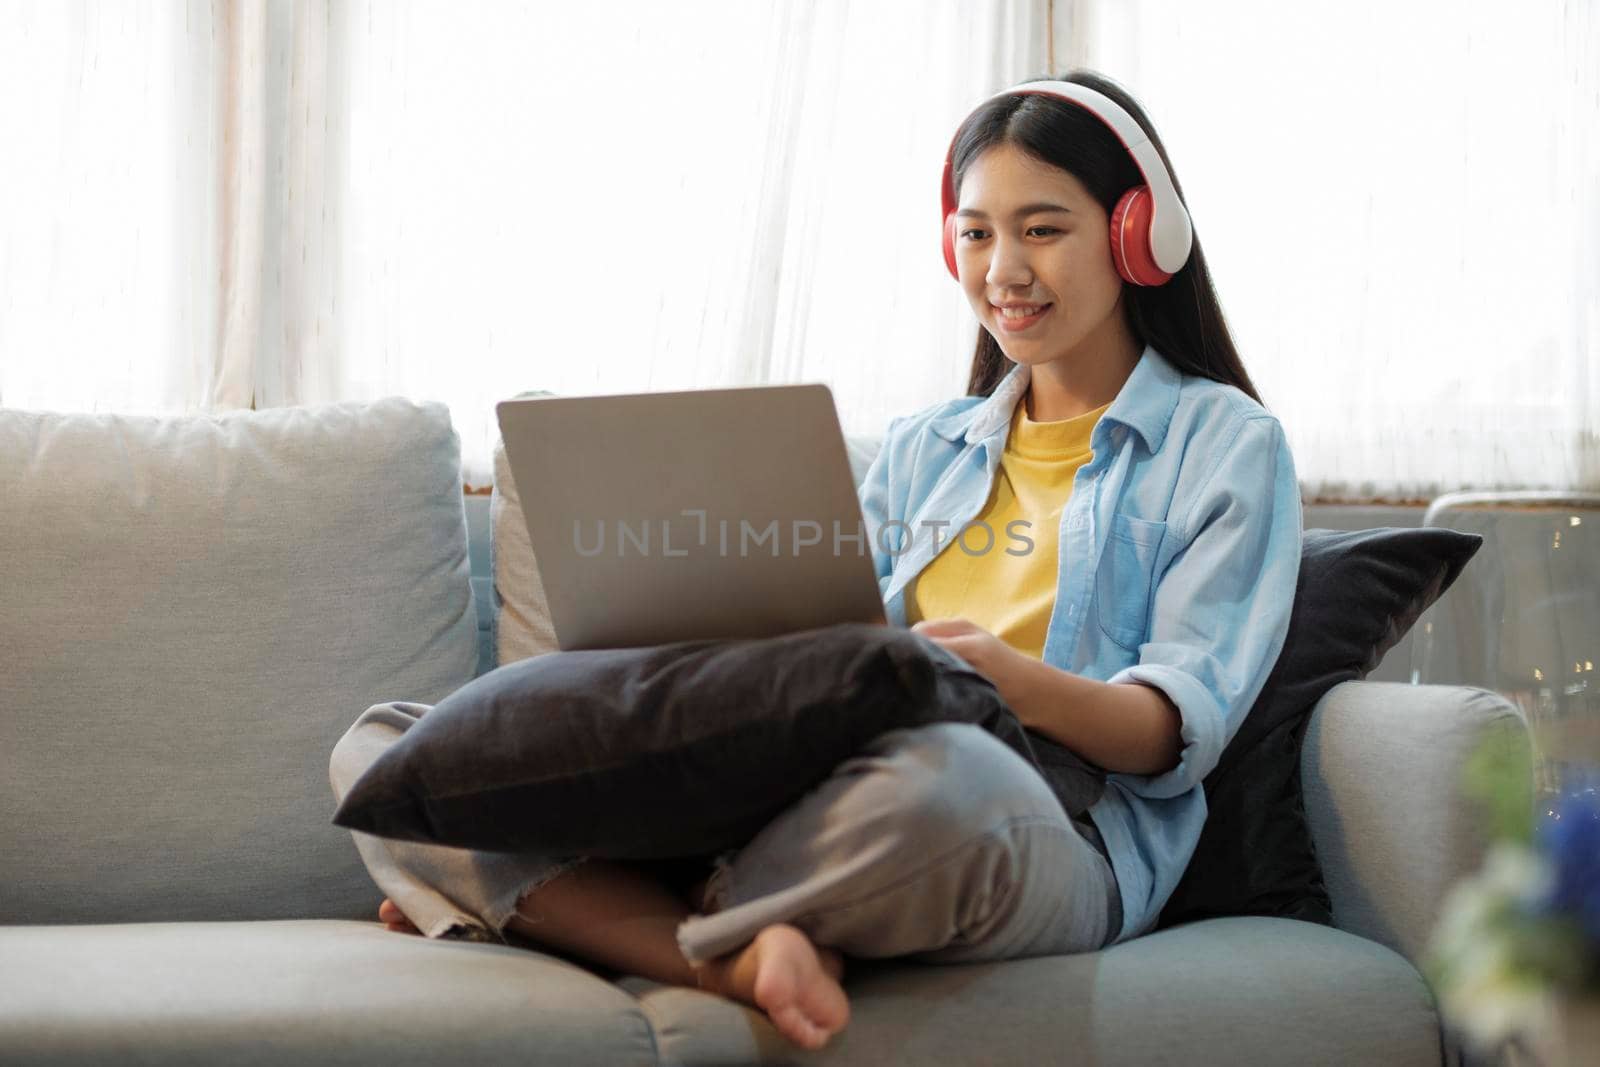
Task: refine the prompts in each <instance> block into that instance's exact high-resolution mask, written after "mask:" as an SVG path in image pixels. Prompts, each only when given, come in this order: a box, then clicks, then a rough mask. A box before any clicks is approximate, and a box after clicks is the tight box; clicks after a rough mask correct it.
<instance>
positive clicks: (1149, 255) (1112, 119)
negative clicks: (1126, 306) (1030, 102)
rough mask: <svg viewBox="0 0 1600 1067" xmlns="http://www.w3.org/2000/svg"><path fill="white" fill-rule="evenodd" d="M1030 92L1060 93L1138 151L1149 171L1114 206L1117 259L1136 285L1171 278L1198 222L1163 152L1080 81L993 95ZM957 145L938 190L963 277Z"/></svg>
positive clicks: (951, 261) (949, 243)
mask: <svg viewBox="0 0 1600 1067" xmlns="http://www.w3.org/2000/svg"><path fill="white" fill-rule="evenodd" d="M1028 94H1038V95H1041V96H1056V97H1060V98H1061V99H1063V100H1066V101H1069V102H1071V103H1074V104H1077V105H1078V106H1079V107H1081V108H1083V109H1084V110H1085V111H1087V112H1088V113H1089V114H1091V115H1093V116H1094V117H1095V118H1097V119H1099V120H1100V121H1101V122H1103V123H1105V124H1106V126H1108V127H1109V128H1110V129H1111V132H1112V133H1114V134H1116V135H1117V138H1118V140H1120V141H1121V142H1122V145H1123V147H1124V148H1126V149H1127V150H1128V154H1129V155H1131V156H1133V162H1134V164H1135V165H1137V166H1138V168H1139V172H1140V173H1141V174H1142V175H1143V176H1144V184H1143V185H1136V186H1134V187H1133V188H1132V189H1129V190H1128V191H1127V192H1125V193H1123V194H1122V199H1120V200H1118V201H1117V206H1116V208H1115V209H1113V210H1112V212H1111V258H1112V261H1113V262H1115V263H1116V265H1117V273H1118V274H1120V275H1122V277H1123V280H1124V281H1127V282H1128V283H1130V284H1132V285H1161V284H1162V283H1164V282H1165V281H1166V280H1167V279H1168V278H1171V277H1172V276H1173V275H1174V274H1176V273H1177V272H1178V271H1179V269H1180V268H1182V267H1183V265H1184V263H1185V262H1187V261H1188V259H1189V249H1190V247H1191V246H1192V245H1193V243H1194V228H1193V226H1192V225H1191V224H1190V222H1189V212H1188V211H1187V210H1186V209H1185V208H1184V206H1183V201H1181V200H1179V199H1178V191H1177V190H1176V189H1174V188H1173V187H1172V178H1171V176H1170V175H1168V174H1167V168H1166V166H1165V165H1164V164H1163V163H1162V162H1161V155H1160V153H1158V152H1157V151H1156V148H1155V145H1153V144H1151V143H1150V138H1149V137H1147V136H1146V135H1145V132H1144V130H1143V129H1141V128H1140V126H1139V124H1138V123H1137V122H1135V121H1134V120H1133V116H1131V115H1129V114H1128V113H1127V112H1126V111H1124V110H1123V109H1122V107H1121V106H1120V105H1119V104H1118V103H1117V102H1116V101H1115V100H1112V99H1111V98H1109V97H1107V96H1106V95H1105V94H1103V93H1098V92H1096V91H1095V90H1093V89H1090V88H1089V87H1088V86H1084V85H1079V84H1078V83H1077V82H1066V81H1037V82H1024V83H1023V84H1022V85H1018V86H1016V87H1014V88H1011V89H1007V90H1005V91H1004V92H1000V93H996V94H995V95H994V96H992V97H990V98H989V99H990V100H997V99H999V98H1000V97H1002V96H1019V95H1028ZM984 103H988V101H987V100H986V101H984ZM979 106H980V107H981V106H982V105H981V104H980V105H979ZM974 110H976V109H974ZM962 124H963V125H965V122H964V121H963V123H962ZM959 132H960V128H959V127H958V128H957V133H958V134H959ZM955 148H956V142H955V138H954V137H952V138H951V139H950V148H949V150H948V151H947V152H945V156H944V178H943V180H942V181H941V183H940V187H939V193H940V200H941V202H942V203H943V207H944V263H945V266H947V267H949V268H950V277H952V278H959V275H958V274H957V273H956V190H955V184H954V180H953V179H954V176H953V175H952V173H951V156H952V155H953V154H954V153H955Z"/></svg>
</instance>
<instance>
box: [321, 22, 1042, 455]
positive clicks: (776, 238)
mask: <svg viewBox="0 0 1600 1067" xmlns="http://www.w3.org/2000/svg"><path fill="white" fill-rule="evenodd" d="M1047 10H1048V4H1047V3H1020V2H1003V0H984V2H973V3H961V4H949V5H946V4H939V5H929V4H926V3H923V2H920V0H876V2H874V3H868V4H861V3H855V4H851V3H840V2H829V3H815V2H813V0H781V2H772V3H761V4H752V3H748V2H745V0H715V2H711V0H700V2H694V3H679V4H660V3H628V4H622V5H620V6H619V5H617V4H607V5H585V4H561V5H546V4H541V5H532V6H530V5H519V4H505V5H500V4H471V5H461V4H448V3H440V2H416V3H402V4H396V3H388V2H379V0H373V2H368V3H360V4H351V5H349V6H348V7H345V8H342V9H341V10H340V12H339V14H338V20H339V21H340V23H341V25H339V26H338V27H337V28H336V30H335V31H334V32H335V33H336V34H337V35H338V36H339V39H340V44H339V51H341V52H342V54H343V56H344V57H345V65H344V69H343V70H342V71H340V77H342V78H343V79H344V82H345V86H346V88H345V89H344V90H343V91H345V92H348V110H349V115H350V153H349V175H348V181H347V184H346V186H345V188H346V190H347V196H346V199H345V202H344V204H343V205H342V206H341V210H340V218H341V224H342V225H341V230H340V238H341V239H340V247H341V250H342V255H343V260H342V263H341V265H340V272H339V275H338V277H339V291H338V299H339V300H340V301H341V304H340V313H339V315H337V316H334V317H333V318H334V319H335V325H336V334H335V337H336V338H337V339H338V340H337V344H336V345H335V346H334V349H333V350H334V351H335V352H336V353H337V358H336V359H334V360H330V361H327V362H325V363H324V364H323V366H324V367H325V368H328V369H329V373H326V374H325V375H324V376H323V377H321V378H319V379H318V380H317V382H316V383H315V389H309V388H308V391H307V394H306V395H308V396H328V397H333V396H352V395H368V394H374V393H381V392H387V391H394V390H400V391H404V392H410V393H417V394H421V395H430V396H437V397H441V398H446V399H448V400H449V401H450V403H451V405H452V408H453V411H454V413H455V419H456V425H457V427H458V429H459V430H460V431H461V433H462V436H463V439H464V443H465V445H466V450H467V455H468V458H469V478H482V477H486V475H487V472H486V470H485V467H484V466H482V465H480V464H486V461H487V453H488V449H489V447H490V445H491V443H492V440H493V435H494V434H495V432H496V430H495V427H494V422H493V405H494V402H495V401H496V400H498V399H501V398H503V397H506V396H509V395H511V394H513V393H515V392H518V391H520V390H525V389H534V388H542V389H550V390H553V391H555V392H561V393H567V392H573V393H575V392H634V391H646V390H667V389H687V388H697V387H708V386H727V385H741V384H753V383H758V382H792V381H823V382H826V383H828V384H829V385H830V386H831V387H832V388H833V390H834V394H835V398H836V401H837V403H838V405H839V408H840V411H841V418H842V419H843V421H844V422H845V424H846V427H847V428H849V429H860V430H869V429H877V428H881V426H882V425H883V424H884V423H885V422H886V421H887V419H888V417H889V415H891V414H895V413H899V412H902V411H906V410H910V409H912V408H914V407H917V406H921V405H923V404H927V403H930V402H932V401H934V400H936V399H938V398H940V397H944V396H948V395H953V394H955V393H958V392H959V391H960V389H961V387H962V385H963V384H964V382H963V378H962V369H963V364H964V362H965V360H966V359H967V358H968V357H969V356H970V352H971V348H972V341H973V337H974V332H973V331H974V326H973V324H972V323H971V321H970V315H969V313H968V312H967V311H966V310H965V304H964V303H963V301H962V299H961V296H960V293H959V291H958V290H957V289H956V287H955V286H954V285H953V284H951V283H950V282H949V280H948V279H947V278H945V277H944V275H943V267H942V265H941V260H940V257H939V253H938V234H939V225H938V223H939V220H938V217H937V216H938V210H937V204H938V196H937V188H938V176H939V164H940V161H941V159H942V153H943V150H944V147H945V145H946V143H947V142H948V138H949V136H950V131H951V129H952V128H953V126H954V125H955V123H956V122H958V121H959V119H960V117H961V115H962V113H963V111H964V109H965V108H966V107H967V106H969V105H970V103H971V101H972V100H973V99H974V98H975V97H977V96H979V95H980V94H982V93H983V92H985V91H987V90H988V89H989V88H990V87H991V86H993V85H997V84H1005V83H1007V82H1010V81H1014V80H1017V79H1020V78H1022V77H1025V76H1027V74H1028V73H1029V72H1031V71H1036V70H1042V69H1044V68H1045V67H1046V64H1047V63H1048V48H1049V42H1048V40H1047V37H1046V33H1045V31H1046V24H1047ZM308 384H309V383H308Z"/></svg>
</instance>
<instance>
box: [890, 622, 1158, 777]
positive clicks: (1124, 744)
mask: <svg viewBox="0 0 1600 1067" xmlns="http://www.w3.org/2000/svg"><path fill="white" fill-rule="evenodd" d="M912 630H913V632H915V633H919V634H922V635H923V636H925V637H927V638H929V639H930V640H932V641H933V642H935V643H936V644H938V645H940V646H941V647H943V648H946V649H948V650H950V651H951V652H954V653H955V654H956V655H958V656H960V657H961V658H962V659H964V660H966V661H967V662H968V663H970V664H971V665H972V666H973V668H974V669H975V670H977V671H978V673H980V674H982V675H983V676H984V677H986V678H988V679H989V680H990V681H992V682H994V684H995V688H997V689H998V690H1000V696H1001V697H1002V698H1003V699H1004V700H1005V702H1006V703H1007V704H1008V705H1010V707H1011V710H1012V711H1014V712H1015V713H1016V715H1017V718H1018V719H1019V720H1021V722H1022V725H1024V726H1026V727H1028V728H1029V729H1032V730H1037V731H1038V732H1039V733H1041V734H1044V735H1045V736H1046V737H1048V738H1050V739H1051V740H1052V741H1057V742H1059V743H1061V744H1063V745H1065V746H1066V747H1067V748H1070V749H1071V750H1072V751H1074V752H1076V753H1077V754H1078V755H1080V756H1082V757H1083V758H1084V759H1086V760H1089V761H1090V762H1092V763H1096V764H1098V765H1100V766H1101V767H1104V768H1105V769H1106V770H1108V771H1116V772H1120V773H1124V774H1161V773H1163V772H1165V771H1169V770H1171V769H1172V768H1174V767H1176V766H1177V765H1178V756H1179V753H1180V752H1181V751H1182V749H1183V740H1182V738H1181V737H1180V736H1179V727H1180V725H1181V721H1182V720H1181V717H1180V716H1179V714H1178V706H1177V705H1176V704H1174V703H1173V702H1172V700H1171V698H1169V697H1168V696H1167V695H1166V694H1165V693H1163V692H1162V691H1161V690H1159V689H1157V688H1155V687H1154V686H1150V685H1145V684H1143V683H1140V682H1134V683H1129V684H1120V683H1119V684H1116V685H1111V684H1109V683H1106V682H1097V681H1095V680H1094V679H1092V678H1084V677H1082V676H1080V675H1076V674H1071V673H1069V672H1067V671H1064V670H1062V669H1061V668H1059V667H1052V666H1051V665H1050V664H1048V663H1044V662H1042V661H1040V660H1036V659H1034V658H1032V657H1031V656H1025V655H1023V654H1022V653H1021V652H1018V651H1017V650H1015V649H1014V648H1012V647H1011V646H1010V645H1007V644H1006V643H1005V642H1004V641H1001V640H1000V639H999V638H998V637H996V636H995V635H994V634H992V633H990V632H989V631H987V630H985V629H983V628H982V627H980V626H977V625H975V624H974V623H971V622H968V621H967V620H966V619H937V620H929V621H925V622H919V623H917V624H916V625H915V626H913V627H912Z"/></svg>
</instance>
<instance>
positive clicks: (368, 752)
mask: <svg viewBox="0 0 1600 1067" xmlns="http://www.w3.org/2000/svg"><path fill="white" fill-rule="evenodd" d="M427 710H428V706H427V705H425V704H414V703H407V702H401V701H396V702H391V703H387V704H375V705H373V706H372V707H370V708H368V709H367V710H366V711H364V712H362V714H361V717H360V718H359V719H357V720H356V723H355V725H353V726H352V727H350V729H349V730H348V731H347V732H346V733H345V735H344V737H343V738H341V739H340V741H339V743H338V744H337V745H335V746H334V750H333V755H332V758H331V760H330V764H329V777H330V780H331V782H332V785H333V792H334V795H335V797H337V798H339V799H340V800H342V799H343V797H344V794H345V792H346V791H348V789H349V788H350V786H351V785H352V784H353V783H354V782H355V780H356V779H357V778H358V777H360V775H361V773H362V772H363V771H365V770H366V768H367V767H368V766H370V765H371V763H372V762H373V760H375V759H376V758H377V757H378V756H379V755H380V754H381V753H382V752H383V750H384V749H385V748H387V747H388V746H389V745H391V744H393V743H394V742H395V741H396V740H398V739H399V738H400V737H401V736H402V735H403V734H404V733H405V732H406V730H407V729H409V728H410V727H411V726H412V725H413V724H414V723H416V722H417V721H418V720H419V719H420V718H421V717H422V715H423V714H424V713H426V712H427ZM352 836H353V837H354V838H355V842H356V847H357V849H358V850H359V851H360V853H361V858H362V860H363V861H364V862H365V863H366V865H367V870H368V871H369V872H371V874H372V878H373V881H375V882H376V883H377V884H378V888H379V889H381V890H382V891H383V892H384V893H385V894H386V895H387V896H388V897H389V898H390V899H391V900H393V901H394V902H395V904H396V906H397V907H399V909H400V910H401V911H402V912H404V913H405V915H406V917H407V918H408V919H410V920H411V922H412V923H413V924H415V925H416V927H417V928H418V929H419V930H421V931H422V933H424V934H426V935H427V936H428V937H435V938H437V937H460V938H466V939H469V940H479V941H500V942H509V940H510V939H509V938H508V937H507V936H506V933H505V930H504V927H505V925H506V922H507V921H508V920H509V919H510V918H511V916H512V915H513V914H515V913H516V911H517V903H518V901H520V900H521V899H522V897H523V896H524V895H526V894H527V893H528V892H530V891H531V890H533V889H536V888H538V887H539V886H540V885H543V884H544V883H545V882H547V881H549V880H550V879H551V878H554V877H555V876H557V875H558V874H561V873H563V872H565V871H566V870H568V869H570V868H571V867H573V866H575V865H576V864H578V863H581V862H583V860H584V857H582V856H539V855H532V854H520V853H503V852H480V851H475V850H470V849H462V848H451V847H447V846H443V845H428V844H419V843H415V842H409V841H395V840H389V839H387V838H379V837H374V836H372V835H370V834H364V833H361V832H359V831H352ZM642 866H645V867H649V866H651V865H650V864H642ZM680 870H681V868H680ZM704 871H705V873H708V874H710V875H711V882H710V885H709V886H708V888H707V901H708V903H709V905H710V907H709V909H708V910H709V914H704V915H691V916H690V917H689V918H687V919H685V920H684V921H683V922H682V923H681V924H680V925H679V926H678V931H677V937H678V946H679V948H680V949H681V950H682V952H683V955H684V956H685V958H687V959H689V960H690V961H699V960H705V959H712V958H715V957H717V956H721V955H724V954H726V953H728V952H732V951H734V950H735V949H738V948H741V947H743V946H744V945H746V944H748V943H749V942H750V941H751V940H752V939H753V938H754V937H755V935H756V934H757V933H758V932H759V931H760V930H761V929H762V928H763V927H765V926H768V925H770V924H772V923H776V922H786V923H791V924H793V925H794V926H797V927H799V928H800V929H801V930H804V931H805V932H806V933H807V934H808V935H809V936H810V937H811V939H812V940H813V941H814V942H816V943H817V944H820V945H827V946H831V947H833V948H836V949H838V950H839V951H841V952H843V953H845V954H847V955H851V956H857V957H891V956H908V957H913V958H915V959H920V960H924V961H927V962H939V963H955V962H968V961H977V960H997V959H1015V958H1020V957H1026V956H1045V955H1058V954H1063V953H1072V952H1086V951H1091V950H1094V949H1097V948H1100V947H1102V946H1104V945H1106V944H1108V943H1110V942H1111V941H1113V940H1115V939H1116V936H1117V934H1118V932H1119V929H1120V927H1121V922H1122V906H1121V898H1120V896H1119V894H1118V890H1117V882H1116V878H1115V876H1114V875H1113V874H1112V871H1111V867H1110V865H1109V864H1108V863H1107V862H1106V860H1105V857H1104V856H1103V855H1102V854H1101V853H1100V852H1099V851H1098V850H1097V849H1096V848H1095V846H1094V845H1093V844H1091V843H1090V842H1089V841H1088V840H1087V839H1086V838H1085V836H1084V834H1083V833H1081V832H1080V831H1079V829H1078V827H1077V826H1076V825H1075V824H1074V823H1073V822H1072V821H1071V820H1070V819H1068V818H1067V816H1066V814H1065V812H1063V811H1062V809H1061V805H1060V803H1059V802H1058V801H1057V800H1056V798H1055V795H1054V794H1053V793H1052V792H1051V791H1050V788H1049V786H1048V785H1047V784H1046V783H1045V782H1044V780H1043V779H1042V778H1040V776H1039V775H1038V773H1037V772H1036V771H1035V770H1034V769H1033V768H1032V767H1030V766H1029V765H1028V763H1027V762H1026V761H1025V760H1024V759H1023V758H1022V757H1021V756H1019V755H1017V753H1016V752H1015V751H1013V750H1012V749H1011V748H1009V747H1008V746H1006V745H1005V744H1004V743H1003V742H1001V741H999V740H997V739H996V738H995V737H994V736H993V735H991V734H989V733H988V732H986V731H985V730H983V729H982V728H981V727H978V726H973V725H970V724H966V723H936V724H933V725H929V726H922V727H916V728H912V729H903V730H893V731H890V732H889V733H886V734H883V735H882V736H880V737H878V738H877V739H876V740H874V741H873V742H872V743H871V744H869V745H868V746H867V747H866V748H865V749H863V750H862V751H861V752H860V754H858V755H856V756H853V757H851V758H850V759H848V760H845V761H844V762H843V763H841V764H839V766H838V767H837V768H835V770H834V772H833V774H832V775H831V776H829V777H828V778H827V779H825V780H824V781H822V782H821V783H819V784H818V785H817V786H816V787H814V788H813V789H812V790H811V791H810V792H809V793H807V794H806V795H805V796H803V797H801V798H800V799H799V800H798V801H796V802H795V803H794V804H793V805H792V806H790V807H789V808H788V809H786V810H785V811H783V812H782V813H781V814H779V815H778V816H777V817H776V818H775V819H773V820H772V821H771V822H770V823H768V824H767V825H766V826H765V827H764V828H763V829H762V830H761V831H760V832H759V833H757V834H756V835H755V837H754V838H752V839H751V840H750V841H749V842H748V843H746V844H745V845H744V846H742V847H741V848H738V849H735V850H732V851H729V852H726V853H723V854H722V855H719V856H716V857H707V858H706V865H705V867H704ZM684 884H685V885H686V884H687V883H686V882H685V883H684ZM531 906H532V905H531V904H530V907H531Z"/></svg>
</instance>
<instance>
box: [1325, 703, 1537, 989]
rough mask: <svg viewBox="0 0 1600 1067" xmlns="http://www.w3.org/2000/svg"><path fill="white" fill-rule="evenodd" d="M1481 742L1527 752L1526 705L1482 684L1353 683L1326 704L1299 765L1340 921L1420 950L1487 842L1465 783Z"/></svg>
mask: <svg viewBox="0 0 1600 1067" xmlns="http://www.w3.org/2000/svg"><path fill="white" fill-rule="evenodd" d="M1485 743H1494V744H1502V745H1507V746H1512V747H1513V748H1514V749H1515V750H1520V751H1521V752H1522V753H1523V754H1524V755H1526V753H1527V752H1528V729H1527V724H1526V722H1525V721H1524V720H1523V717H1522V713H1521V712H1520V711H1519V710H1518V709H1517V707H1516V706H1515V705H1514V704H1512V703H1511V702H1510V701H1508V700H1506V699H1505V698H1504V697H1502V696H1500V695H1499V694H1497V693H1492V692H1489V691H1488V690H1484V689H1473V688H1468V687H1465V686H1446V685H1405V684H1401V683H1396V682H1368V681H1356V682H1344V683H1342V684H1340V685H1337V686H1335V687H1334V688H1333V689H1331V690H1329V691H1328V692H1327V693H1326V694H1325V695H1324V696H1323V698H1322V700H1321V701H1319V702H1318V704H1317V707H1316V708H1315V710H1314V711H1313V712H1312V714H1311V719H1310V723H1309V725H1308V726H1307V728H1306V736H1305V744H1304V747H1303V749H1302V751H1301V756H1300V773H1301V781H1302V783H1303V786H1304V791H1305V805H1306V818H1307V821H1308V822H1309V823H1310V827H1311V839H1312V842H1313V844H1314V845H1315V847H1316V850H1317V858H1318V860H1319V861H1320V862H1321V864H1322V871H1323V876H1324V878H1325V879H1326V880H1327V885H1328V894H1329V896H1330V897H1331V898H1332V901H1333V921H1334V925H1336V926H1338V927H1339V928H1340V929H1343V930H1348V931H1350V932H1351V933H1354V934H1359V935H1360V936H1362V937H1366V938H1370V939H1371V940H1373V941H1377V942H1380V943H1381V944H1384V945H1388V946H1389V947H1390V948H1392V949H1394V950H1395V951H1397V952H1399V953H1400V954H1401V955H1403V956H1405V957H1406V958H1407V959H1409V960H1411V961H1412V962H1413V963H1417V962H1418V961H1419V960H1421V958H1422V954H1423V952H1424V950H1425V948H1426V946H1427V942H1428V937H1429V935H1430V934H1431V933H1432V931H1433V927H1434V923H1435V921H1436V919H1437V918H1438V915H1439V909H1440V905H1441V903H1442V902H1443V900H1444V896H1445V894H1446V892H1447V891H1448V890H1449V889H1450V887H1451V886H1452V885H1453V884H1454V883H1455V881H1456V880H1457V879H1458V878H1460V877H1462V876H1463V875H1465V874H1468V873H1470V872H1472V871H1475V870H1476V869H1477V868H1478V866H1479V864H1480V863H1481V862H1482V859H1483V854H1484V850H1485V848H1486V846H1487V844H1488V839H1487V828H1486V826H1485V825H1484V815H1483V813H1482V812H1481V811H1480V810H1479V807H1478V805H1476V804H1474V803H1472V802H1471V801H1470V800H1468V799H1467V798H1466V797H1465V796H1464V795H1463V792H1462V787H1463V785H1464V780H1463V770H1464V767H1465V764H1466V761H1467V758H1468V757H1469V756H1471V755H1472V753H1473V752H1474V751H1475V750H1476V749H1477V747H1478V746H1479V745H1480V744H1485Z"/></svg>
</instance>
